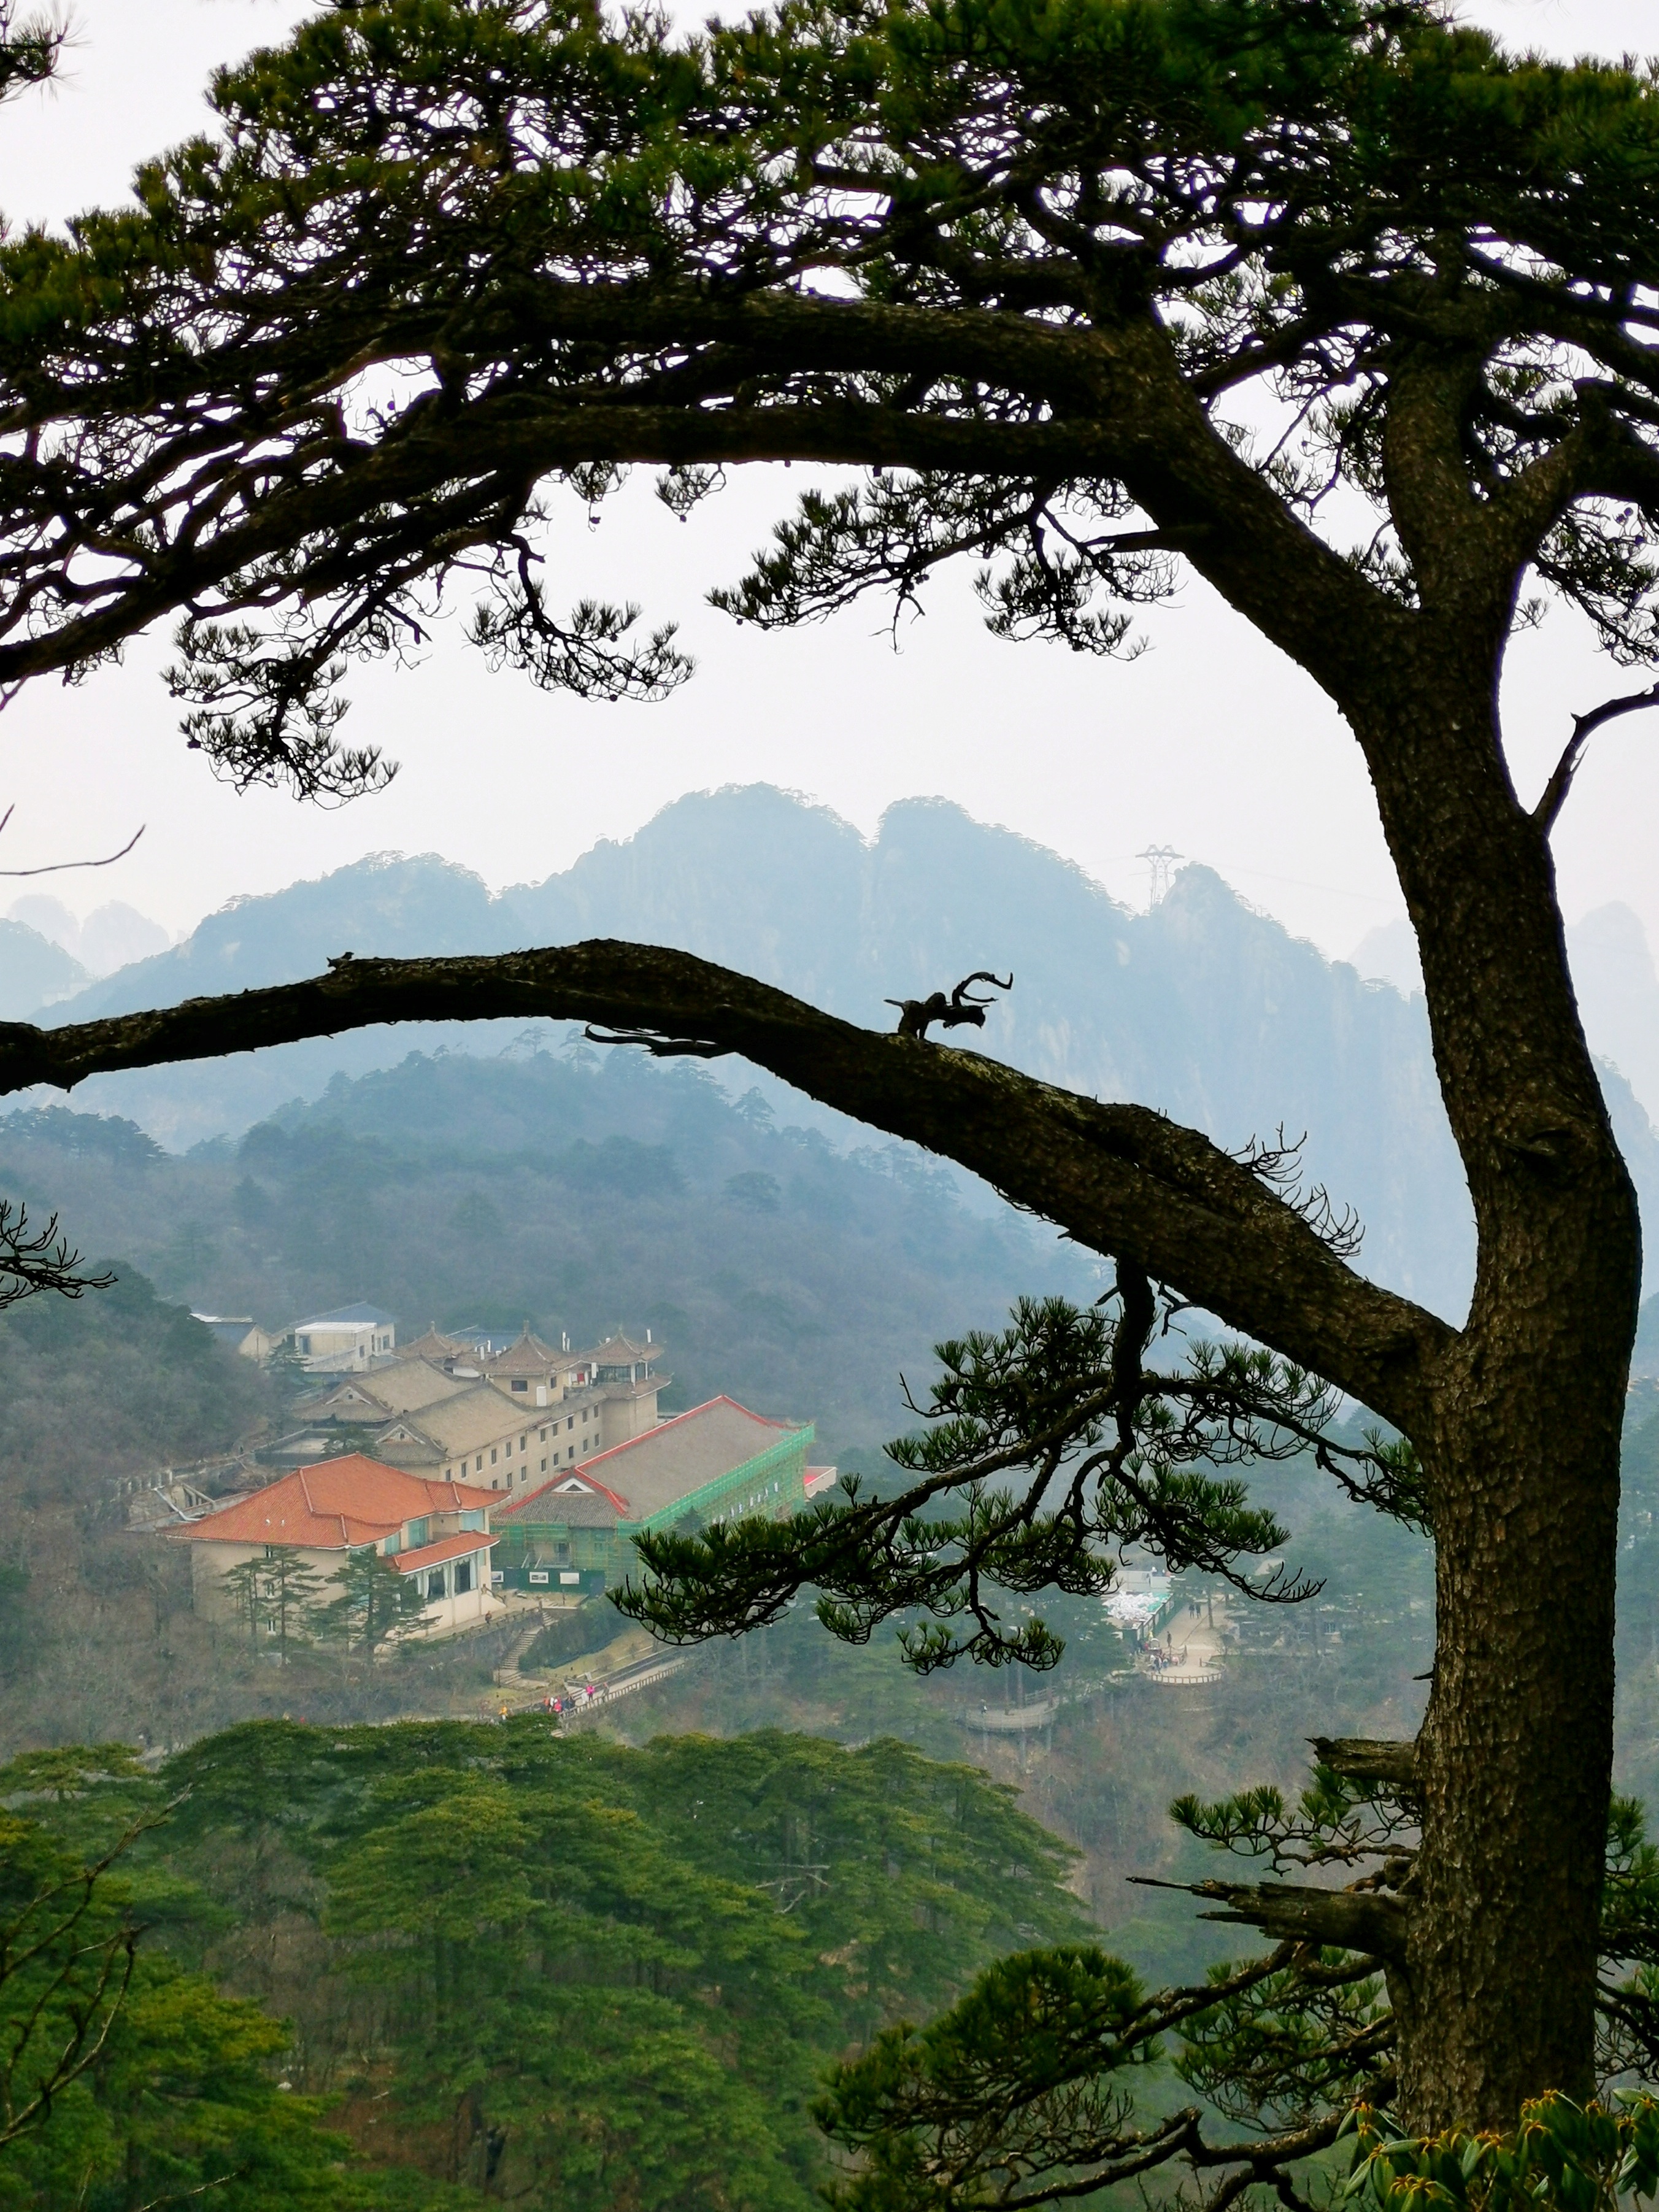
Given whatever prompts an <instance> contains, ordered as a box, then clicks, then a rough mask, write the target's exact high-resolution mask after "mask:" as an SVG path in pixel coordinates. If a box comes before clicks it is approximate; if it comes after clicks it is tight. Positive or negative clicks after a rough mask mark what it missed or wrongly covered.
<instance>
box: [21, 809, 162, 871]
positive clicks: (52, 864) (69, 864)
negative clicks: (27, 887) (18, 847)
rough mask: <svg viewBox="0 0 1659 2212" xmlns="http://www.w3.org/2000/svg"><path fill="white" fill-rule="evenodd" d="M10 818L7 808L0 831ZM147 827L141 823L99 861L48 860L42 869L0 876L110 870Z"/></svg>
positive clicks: (122, 858)
mask: <svg viewBox="0 0 1659 2212" xmlns="http://www.w3.org/2000/svg"><path fill="white" fill-rule="evenodd" d="M11 817H12V810H11V808H10V807H8V808H7V809H6V811H5V814H4V817H0V829H4V828H5V826H6V823H8V822H9V821H10V819H11ZM148 828H149V823H147V822H141V823H139V824H138V827H137V829H135V830H134V831H133V833H132V835H131V837H129V838H128V840H127V842H126V843H125V845H123V846H122V848H121V849H120V851H119V852H118V853H108V854H106V855H105V856H104V858H103V859H102V860H49V861H48V862H47V863H46V866H45V867H42V868H0V876H60V875H62V874H63V872H64V870H65V869H66V868H112V867H113V866H115V863H116V862H117V861H118V860H125V858H126V857H127V854H129V853H130V852H131V850H132V848H133V847H134V846H135V845H136V844H137V842H138V840H139V839H140V838H141V837H142V836H143V834H144V832H145V830H146V829H148Z"/></svg>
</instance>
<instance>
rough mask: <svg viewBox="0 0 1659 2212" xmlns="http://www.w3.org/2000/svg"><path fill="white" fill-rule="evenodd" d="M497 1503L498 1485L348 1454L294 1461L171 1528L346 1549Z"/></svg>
mask: <svg viewBox="0 0 1659 2212" xmlns="http://www.w3.org/2000/svg"><path fill="white" fill-rule="evenodd" d="M500 1503H501V1493H500V1492H499V1491H492V1490H477V1489H475V1488H474V1487H473V1486H472V1485H471V1483H466V1482H433V1481H430V1480H428V1479H427V1478H426V1477H425V1476H423V1475H418V1474H405V1473H404V1469H403V1468H398V1467H386V1466H385V1465H384V1464H383V1463H382V1462H380V1460H377V1459H369V1458H368V1456H367V1455H365V1454H364V1453H362V1452H347V1453H346V1454H344V1455H343V1456H342V1457H341V1458H339V1459H325V1460H321V1461H319V1462H316V1463H315V1464H314V1465H313V1466H311V1467H296V1468H295V1470H294V1472H293V1474H285V1475H283V1478H282V1480H280V1481H278V1482H273V1483H270V1484H268V1485H267V1486H266V1487H265V1488H264V1490H256V1491H255V1492H254V1493H253V1495H252V1497H251V1498H238V1499H237V1500H236V1501H235V1503H234V1504H231V1505H227V1506H224V1507H223V1508H222V1510H220V1511H219V1512H217V1513H209V1514H206V1515H204V1517H203V1518H202V1519H201V1520H199V1521H192V1522H191V1523H190V1525H189V1526H188V1527H187V1528H179V1529H177V1530H175V1531H174V1534H176V1535H177V1536H179V1538H180V1539H182V1541H184V1542H185V1543H192V1544H203V1543H216V1544H292V1545H297V1546H300V1547H303V1548H304V1549H306V1550H307V1551H317V1552H343V1551H345V1550H346V1549H347V1548H348V1547H351V1546H353V1545H358V1544H373V1543H376V1542H378V1541H380V1538H381V1537H383V1536H389V1535H390V1534H392V1530H393V1529H395V1528H402V1527H403V1525H404V1522H405V1521H418V1520H419V1519H420V1518H421V1517H422V1515H423V1514H427V1513H462V1512H473V1511H477V1510H479V1509H480V1508H483V1507H488V1506H490V1505H492V1504H493V1505H499V1504H500Z"/></svg>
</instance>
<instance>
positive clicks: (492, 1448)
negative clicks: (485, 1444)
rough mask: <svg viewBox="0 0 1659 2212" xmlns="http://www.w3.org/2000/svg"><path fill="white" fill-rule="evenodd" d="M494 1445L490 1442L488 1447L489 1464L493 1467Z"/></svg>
mask: <svg viewBox="0 0 1659 2212" xmlns="http://www.w3.org/2000/svg"><path fill="white" fill-rule="evenodd" d="M495 1456H496V1455H495V1445H494V1444H491V1446H490V1447H489V1464H490V1465H491V1467H494V1466H495Z"/></svg>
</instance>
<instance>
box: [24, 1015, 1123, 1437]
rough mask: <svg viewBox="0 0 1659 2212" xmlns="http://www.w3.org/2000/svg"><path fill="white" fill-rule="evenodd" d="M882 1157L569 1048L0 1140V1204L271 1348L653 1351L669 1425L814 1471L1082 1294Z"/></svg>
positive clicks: (538, 1042) (650, 1068)
mask: <svg viewBox="0 0 1659 2212" xmlns="http://www.w3.org/2000/svg"><path fill="white" fill-rule="evenodd" d="M955 1188H956V1187H955V1184H954V1182H953V1181H952V1179H951V1176H949V1175H948V1174H945V1173H944V1172H942V1171H940V1170H936V1169H934V1168H933V1167H932V1166H931V1165H930V1164H928V1163H927V1162H926V1161H925V1160H923V1159H921V1157H920V1156H919V1155H917V1154H915V1152H909V1151H907V1150H905V1149H904V1148H902V1147H900V1146H872V1147H867V1148H860V1149H856V1150H855V1151H854V1152H853V1153H852V1154H851V1155H850V1156H848V1155H843V1154H840V1153H837V1152H836V1150H835V1149H834V1148H833V1147H832V1146H831V1145H830V1144H829V1142H828V1141H827V1140H826V1139H825V1138H824V1137H823V1135H822V1133H819V1132H817V1131H815V1130H810V1129H805V1128H799V1127H795V1128H791V1127H781V1128H780V1127H778V1126H777V1125H776V1124H775V1121H774V1118H773V1115H772V1113H771V1109H769V1107H768V1106H767V1105H766V1103H764V1102H763V1100H762V1099H761V1098H760V1097H759V1096H758V1094H757V1095H756V1096H754V1097H749V1098H746V1099H743V1100H739V1101H738V1102H735V1103H734V1102H733V1101H732V1098H731V1097H730V1095H729V1093H727V1092H726V1091H724V1090H723V1089H722V1088H721V1087H720V1085H718V1084H717V1083H715V1082H714V1080H713V1079H711V1078H710V1077H709V1076H708V1073H706V1071H704V1070H703V1069H702V1067H701V1066H699V1065H697V1064H696V1063H693V1062H684V1061H682V1062H678V1063H676V1064H673V1065H672V1066H666V1067H665V1066H662V1065H660V1064H659V1063H657V1062H653V1061H650V1060H645V1059H643V1058H642V1057H641V1056H640V1055H636V1054H629V1053H622V1052H618V1053H612V1054H609V1055H606V1056H605V1057H603V1058H601V1056H600V1055H599V1054H594V1053H592V1051H590V1050H588V1049H586V1048H582V1047H580V1046H575V1047H573V1048H568V1049H567V1048H565V1047H564V1046H563V1044H562V1039H561V1034H560V1033H559V1032H556V1031H554V1030H550V1029H546V1028H543V1029H541V1030H537V1031H535V1032H532V1033H531V1034H530V1035H528V1036H526V1038H525V1039H524V1040H523V1041H522V1042H521V1044H520V1046H519V1047H518V1048H515V1049H514V1050H513V1051H511V1052H509V1053H508V1054H505V1055H504V1056H502V1057H501V1058H497V1059H492V1060H479V1059H474V1058H471V1057H468V1056H463V1055H460V1054H447V1055H444V1056H441V1057H437V1058H410V1060H406V1061H405V1062H404V1065H403V1066H400V1067H398V1068H396V1069H394V1070H392V1071H390V1072H388V1073H384V1074H380V1075H374V1076H369V1077H365V1078H362V1079H359V1080H358V1081H356V1083H348V1082H345V1081H343V1080H341V1081H339V1082H337V1083H336V1084H334V1085H331V1087H330V1089H329V1091H327V1093H326V1095H325V1097H324V1098H323V1099H322V1100H321V1101H320V1102H319V1103H317V1104H316V1105H314V1106H311V1107H307V1108H297V1107H296V1108H295V1109H290V1110H289V1111H287V1112H284V1113H282V1114H280V1115H277V1116H276V1118H275V1119H274V1120H273V1121H269V1122H265V1123H262V1124H260V1125H259V1126H258V1127H256V1128H254V1129H252V1130H251V1131H250V1132H249V1133H248V1134H247V1135H246V1137H244V1138H243V1139H241V1140H240V1142H238V1143H231V1142H228V1141H225V1142H222V1143H219V1144H215V1145H210V1146H205V1147H198V1148H197V1150H196V1151H195V1152H192V1153H191V1154H190V1156H189V1157H187V1158H183V1159H179V1158H174V1157H172V1156H169V1155H167V1154H165V1153H163V1152H161V1151H160V1150H159V1148H158V1147H156V1146H155V1145H154V1144H153V1143H151V1142H150V1141H149V1140H148V1139H146V1138H145V1137H144V1136H143V1133H141V1132H139V1131H137V1129H134V1128H131V1127H125V1126H123V1125H119V1124H115V1123H112V1122H111V1121H108V1120H106V1119H105V1120H100V1119H97V1118H94V1117H92V1116H87V1115H82V1116H76V1115H73V1114H72V1113H70V1112H68V1111H66V1110H65V1109H62V1108H58V1109H46V1110H45V1111H44V1112H40V1113H35V1112H32V1111H27V1110H26V1111H24V1112H21V1113H19V1114H14V1115H10V1116H9V1117H8V1118H6V1119H5V1120H3V1121H0V1193H9V1194H13V1195H15V1196H21V1197H23V1198H26V1199H27V1200H29V1201H30V1202H31V1204H32V1205H33V1206H36V1207H37V1208H38V1207H41V1206H46V1205H48V1204H51V1205H57V1206H61V1207H62V1208H63V1210H64V1216H65V1218H66V1219H67V1220H69V1221H70V1222H71V1223H72V1224H73V1225H74V1228H75V1231H76V1236H77V1237H79V1238H80V1239H81V1240H82V1242H83V1243H85V1244H86V1245H87V1246H88V1248H89V1249H94V1250H98V1251H107V1252H117V1253H119V1254H121V1255H123V1257H124V1258H125V1259H126V1260H129V1261H132V1262H135V1263H136V1264H137V1266H138V1267H140V1268H141V1269H142V1270H143V1272H144V1273H146V1274H147V1275H149V1276H150V1277H151V1278H153V1279H154V1280H155V1282H156V1284H157V1285H159V1286H160V1288H161V1290H162V1291H164V1292H165V1293H166V1294H167V1296H169V1297H174V1298H178V1299H179V1300H181V1301H183V1302H185V1303H187V1304H191V1305H192V1306H195V1307H197V1308H198V1309H203V1310H209V1311H214V1312H219V1313H250V1314H252V1315H253V1316H255V1317H256V1318H257V1319H258V1320H259V1321H260V1322H262V1323H264V1325H265V1326H266V1327H270V1328H284V1327H287V1326H288V1325H289V1323H291V1322H293V1321H294V1320H295V1319H296V1318H297V1317H298V1316H300V1315H301V1314H302V1313H304V1312H305V1311H307V1310H312V1311H315V1310H319V1309H322V1308H326V1307H329V1306H333V1305H337V1304H342V1303H343V1302H344V1301H347V1300H349V1299H356V1298H369V1299H372V1300H374V1303H376V1304H380V1305H383V1306H386V1307H387V1308H389V1309H390V1310H392V1312H393V1313H395V1314H396V1315H397V1316H398V1318H399V1320H400V1322H402V1324H403V1328H404V1334H405V1336H406V1337H407V1336H413V1335H417V1334H419V1333H420V1332H421V1330H422V1328H424V1327H425V1326H426V1324H427V1322H428V1321H436V1322H440V1323H441V1324H443V1325H460V1324H464V1323H468V1322H476V1323H480V1324H483V1325H487V1326H494V1327H496V1328H510V1329H516V1328H518V1327H519V1325H520V1322H523V1321H526V1320H529V1321H531V1322H534V1324H535V1325H536V1327H537V1328H538V1329H539V1330H540V1331H541V1332H542V1333H543V1334H544V1335H547V1336H550V1338H551V1339H552V1340H554V1341H556V1340H557V1336H558V1333H559V1332H560V1331H561V1330H562V1329H568V1331H569V1333H570V1335H571V1340H572V1341H573V1342H574V1343H582V1342H589V1341H592V1340H596V1339H597V1338H598V1337H599V1336H600V1335H602V1334H605V1332H606V1331H607V1330H609V1329H610V1328H613V1327H615V1326H616V1325H617V1323H619V1322H626V1323H627V1324H629V1326H630V1327H634V1328H641V1329H642V1328H651V1329H652V1330H653V1334H655V1336H656V1338H657V1339H658V1340H659V1341H661V1342H665V1343H666V1345H667V1346H668V1352H669V1358H668V1366H669V1370H670V1371H671V1374H672V1376H673V1377H674V1385H675V1388H674V1392H673V1394H672V1395H671V1397H670V1399H669V1400H668V1401H667V1402H668V1403H669V1404H670V1405H678V1406H687V1405H694V1404H696V1403H698V1402H699V1401H701V1400H702V1399H703V1398H707V1397H709V1396H712V1395H714V1394H715V1393H717V1392H720V1391H726V1392H729V1393H730V1394H731V1395H732V1396H734V1397H737V1398H739V1399H741V1400H743V1401H744V1402H745V1403H747V1404H750V1405H752V1406H753V1407H755V1408H756V1409H757V1411H760V1412H763V1413H773V1414H779V1415H787V1416H789V1417H791V1418H793V1419H802V1420H813V1421H816V1422H817V1424H818V1425H819V1430H820V1441H821V1443H822V1445H823V1449H825V1451H826V1452H827V1453H828V1455H829V1456H831V1457H833V1456H835V1455H836V1454H837V1453H840V1452H844V1451H845V1450H846V1449H848V1448H856V1447H866V1448H869V1447H872V1446H874V1445H877V1444H878V1443H880V1442H881V1441H882V1440H883V1439H884V1437H888V1436H890V1435H891V1434H893V1433H894V1432H895V1431H896V1429H897V1428H899V1427H900V1426H902V1425H903V1422H904V1419H905V1411H904V1405H903V1399H902V1390H901V1386H900V1379H899V1378H900V1375H901V1372H902V1371H908V1372H910V1373H912V1374H915V1373H916V1372H917V1371H919V1370H925V1368H926V1366H927V1363H928V1360H929V1357H930V1354H931V1351H932V1346H933V1343H934V1342H935V1340H937V1339H938V1338H939V1337H941V1336H943V1335H945V1334H950V1333H951V1331H953V1330H956V1329H958V1328H963V1327H969V1326H979V1325H989V1324H991V1323H994V1322H997V1321H999V1320H1000V1318H1001V1316H1002V1315H1003V1313H1004V1312H1005V1311H1006V1308H1007V1307H1008V1305H1009V1304H1011V1303H1012V1300H1013V1298H1014V1297H1017V1296H1018V1294H1019V1293H1020V1292H1022V1291H1050V1290H1059V1291H1066V1292H1068V1293H1069V1294H1071V1295H1073V1296H1092V1295H1094V1290H1095V1277H1094V1274H1093V1272H1092V1270H1091V1267H1090V1265H1089V1264H1088V1263H1087V1262H1085V1260H1084V1259H1083V1258H1082V1256H1081V1255H1079V1254H1078V1253H1077V1252H1076V1251H1075V1250H1073V1248H1072V1247H1070V1246H1068V1245H1066V1244H1063V1243H1060V1242H1059V1241H1058V1240H1057V1239H1056V1238H1055V1237H1054V1234H1053V1232H1052V1231H1048V1230H1046V1229H1044V1228H1042V1226H1041V1225H1038V1224H1035V1223H1032V1222H1030V1221H1027V1220H1025V1219H1024V1218H1021V1217H1019V1216H1018V1215H1016V1214H1014V1213H1012V1212H1009V1211H1008V1210H1007V1209H1006V1208H1003V1209H1000V1212H998V1213H997V1214H996V1215H995V1216H994V1217H990V1218H987V1217H986V1216H985V1215H984V1214H983V1213H975V1212H970V1211H969V1210H968V1209H967V1208H966V1207H964V1206H963V1205H962V1204H961V1203H960V1202H959V1200H958V1199H957V1196H956V1194H955Z"/></svg>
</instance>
